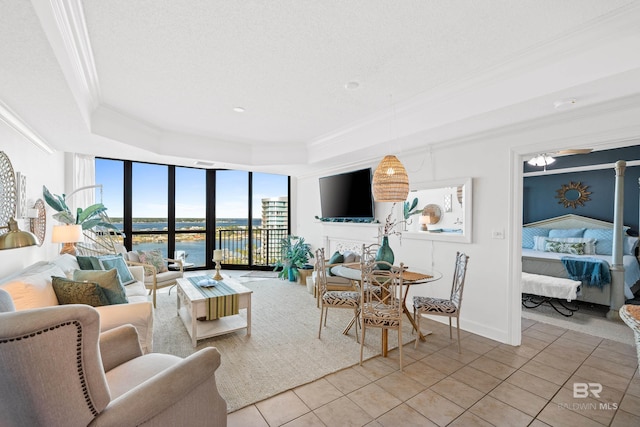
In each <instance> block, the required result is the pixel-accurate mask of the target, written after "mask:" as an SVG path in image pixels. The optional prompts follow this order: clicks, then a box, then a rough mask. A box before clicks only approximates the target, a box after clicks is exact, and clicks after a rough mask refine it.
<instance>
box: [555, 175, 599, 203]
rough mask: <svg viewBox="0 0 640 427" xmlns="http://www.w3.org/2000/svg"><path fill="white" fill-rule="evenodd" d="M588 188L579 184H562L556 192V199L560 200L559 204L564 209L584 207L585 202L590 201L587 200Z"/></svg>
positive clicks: (571, 182)
mask: <svg viewBox="0 0 640 427" xmlns="http://www.w3.org/2000/svg"><path fill="white" fill-rule="evenodd" d="M587 188H589V186H587V185H582V183H580V182H573V181H570V182H569V184H562V187H560V189H558V190H556V193H558V194H557V195H556V199H560V201H559V202H558V203H559V204H561V205H563V206H564V207H565V208H569V207H571V208H573V209H575V208H576V207H577V206H578V205H580V206H584V203H585V202H588V201H589V200H591V199H590V198H589V194H591V192H590V191H587Z"/></svg>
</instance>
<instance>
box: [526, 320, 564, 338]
mask: <svg viewBox="0 0 640 427" xmlns="http://www.w3.org/2000/svg"><path fill="white" fill-rule="evenodd" d="M531 330H534V331H540V332H544V333H545V334H548V335H554V336H556V337H559V336H561V335H563V334H565V333H566V332H567V330H566V329H565V328H561V327H559V326H555V325H551V324H549V323H542V322H538V323H536V324H535V325H533V326H532V327H531Z"/></svg>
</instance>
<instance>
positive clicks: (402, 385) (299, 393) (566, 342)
mask: <svg viewBox="0 0 640 427" xmlns="http://www.w3.org/2000/svg"><path fill="white" fill-rule="evenodd" d="M522 322H523V332H522V345H521V346H520V347H512V346H509V345H506V344H500V343H498V342H495V341H492V340H489V339H486V338H483V337H479V336H477V335H473V334H469V333H464V335H463V339H462V354H458V352H457V345H456V343H455V341H454V342H453V343H452V342H451V341H449V333H448V330H447V329H448V326H445V325H442V324H439V323H435V322H430V325H429V327H430V328H431V329H432V330H433V331H434V334H433V335H430V336H428V337H427V342H422V343H420V344H419V345H418V348H417V349H416V350H414V348H413V343H412V344H410V345H405V346H404V359H405V368H404V372H400V370H399V369H398V360H397V357H398V351H397V350H394V351H392V352H391V353H390V355H389V357H388V358H382V357H375V358H373V359H370V360H368V361H366V362H365V363H364V364H363V365H362V366H355V367H352V368H348V369H345V370H342V371H339V372H336V373H334V374H331V375H328V376H326V377H324V378H321V379H319V380H316V381H314V382H312V383H309V384H306V385H303V386H300V387H298V388H295V389H293V390H289V391H286V392H284V393H281V394H279V395H277V396H274V397H272V398H269V399H266V400H264V401H262V402H258V403H256V404H255V405H251V406H248V407H246V408H243V409H240V410H238V411H236V412H233V413H231V414H229V417H228V425H229V427H236V426H252V427H253V426H281V425H286V426H435V425H437V426H445V425H450V426H491V425H496V426H510V427H511V426H527V425H530V426H546V425H549V426H602V425H611V426H640V375H639V374H638V369H637V368H638V359H637V355H636V349H635V347H634V346H632V345H625V344H620V343H618V342H616V341H610V340H606V339H601V338H598V337H594V336H591V335H586V334H583V333H579V332H574V331H570V330H567V329H563V328H559V327H556V326H551V325H548V324H545V323H537V322H534V321H531V320H526V319H523V320H522ZM454 336H455V334H454ZM390 340H391V337H390ZM317 362H318V363H322V361H317ZM310 363H311V362H310ZM579 383H592V384H591V385H590V386H589V385H585V386H582V385H580V384H579ZM574 384H578V385H577V386H575V392H576V393H575V394H576V395H577V396H581V395H584V394H587V393H590V394H589V396H588V397H584V398H583V397H573V396H574ZM599 385H601V386H602V390H601V391H600V392H599V393H598V389H599ZM588 387H590V388H589V389H588V390H587V389H586V388H588ZM591 392H594V393H596V394H598V396H599V397H594V396H593V394H591Z"/></svg>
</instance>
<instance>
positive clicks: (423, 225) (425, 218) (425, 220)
mask: <svg viewBox="0 0 640 427" xmlns="http://www.w3.org/2000/svg"><path fill="white" fill-rule="evenodd" d="M429 222H430V219H429V217H428V216H427V215H420V230H421V231H429V229H428V228H427V224H429Z"/></svg>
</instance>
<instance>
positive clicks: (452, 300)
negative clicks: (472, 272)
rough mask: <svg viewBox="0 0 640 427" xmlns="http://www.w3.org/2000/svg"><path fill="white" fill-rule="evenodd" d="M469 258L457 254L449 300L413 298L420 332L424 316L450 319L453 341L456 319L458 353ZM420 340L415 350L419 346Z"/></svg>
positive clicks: (415, 345) (450, 336)
mask: <svg viewBox="0 0 640 427" xmlns="http://www.w3.org/2000/svg"><path fill="white" fill-rule="evenodd" d="M468 261H469V257H468V256H467V255H465V254H464V253H462V252H458V253H456V264H455V269H454V272H453V283H452V284H451V295H450V297H449V299H443V298H431V297H423V296H414V297H413V316H414V319H415V321H416V324H417V325H418V330H420V319H421V318H422V315H423V314H431V315H434V316H447V317H449V339H453V333H452V326H451V319H452V318H454V317H455V318H456V329H457V333H458V353H460V352H461V346H460V307H462V291H463V290H464V281H465V277H466V275H467V263H468ZM418 341H419V340H418V339H416V342H415V344H414V348H415V347H417V346H418Z"/></svg>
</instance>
